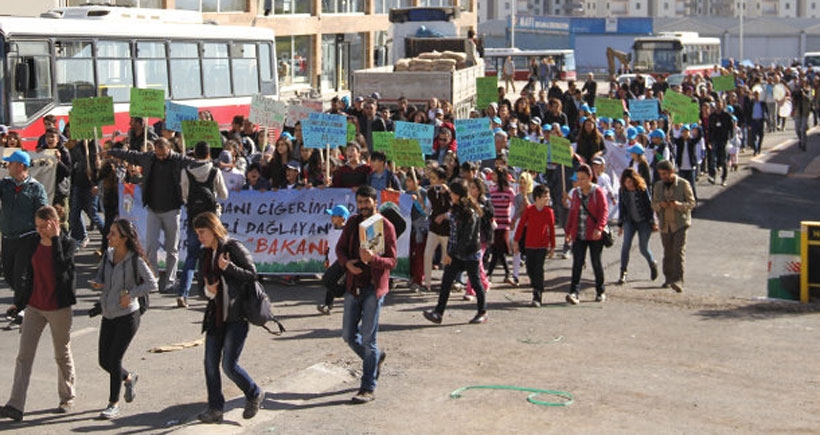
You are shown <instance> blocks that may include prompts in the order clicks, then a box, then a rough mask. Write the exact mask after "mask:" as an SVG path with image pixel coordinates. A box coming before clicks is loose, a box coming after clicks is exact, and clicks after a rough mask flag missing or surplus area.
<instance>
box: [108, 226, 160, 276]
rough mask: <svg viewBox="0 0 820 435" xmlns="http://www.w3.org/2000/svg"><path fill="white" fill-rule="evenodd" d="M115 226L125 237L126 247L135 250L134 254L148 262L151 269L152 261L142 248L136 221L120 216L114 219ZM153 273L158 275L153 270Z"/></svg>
mask: <svg viewBox="0 0 820 435" xmlns="http://www.w3.org/2000/svg"><path fill="white" fill-rule="evenodd" d="M113 226H115V227H117V231H119V233H120V234H122V236H123V237H125V248H126V249H128V250H129V251H131V252H133V253H134V255H136V256H138V257H139V258H142V261H144V262H145V264H148V265H149V269H150V264H151V263H149V262H148V258H147V257H146V256H145V250H144V249H142V244H141V243H140V236H139V234H137V227H136V226H135V225H134V223H133V222H131V221H129V220H128V219H125V218H118V219H117V220H115V221H114V225H113ZM151 273H152V274H154V276H156V272H155V271H153V270H152V271H151Z"/></svg>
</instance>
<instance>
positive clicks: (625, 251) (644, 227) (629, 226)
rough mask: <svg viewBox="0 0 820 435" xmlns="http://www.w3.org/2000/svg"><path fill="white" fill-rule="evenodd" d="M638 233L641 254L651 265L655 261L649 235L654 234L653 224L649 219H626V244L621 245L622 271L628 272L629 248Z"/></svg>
mask: <svg viewBox="0 0 820 435" xmlns="http://www.w3.org/2000/svg"><path fill="white" fill-rule="evenodd" d="M636 232H637V233H638V248H639V249H640V251H641V255H643V258H645V259H646V261H647V263H649V265H650V267H651V265H652V263H654V262H655V257H653V256H652V251H650V250H649V236H651V235H652V224H651V223H649V221H643V222H635V221H633V220H632V219H624V244H623V245H622V246H621V272H626V269H627V266H629V250H630V249H631V248H632V239H633V238H634V237H635V233H636Z"/></svg>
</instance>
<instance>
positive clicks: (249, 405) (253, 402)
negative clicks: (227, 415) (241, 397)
mask: <svg viewBox="0 0 820 435" xmlns="http://www.w3.org/2000/svg"><path fill="white" fill-rule="evenodd" d="M264 399H265V392H264V391H262V390H260V391H259V394H257V395H256V397H253V398H250V399H245V411H243V412H242V418H244V419H245V420H248V419H251V418H253V417H254V416H255V415H256V413H257V412H259V405H261V404H262V400H264Z"/></svg>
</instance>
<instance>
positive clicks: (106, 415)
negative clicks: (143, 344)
mask: <svg viewBox="0 0 820 435" xmlns="http://www.w3.org/2000/svg"><path fill="white" fill-rule="evenodd" d="M91 287H92V288H94V289H96V290H102V291H101V293H100V302H99V304H100V309H101V310H102V316H103V319H102V325H101V326H100V341H99V351H98V352H99V354H98V358H99V363H100V367H102V368H103V370H105V371H107V372H108V374H109V393H108V406H107V407H106V408H105V409H104V410H103V411H102V412H101V413H100V418H103V419H112V418H115V417H116V416H118V415H119V413H120V408H119V401H120V388H121V384H123V383H124V384H125V394H124V398H125V401H126V402H128V403H130V402H132V401H133V400H134V398H135V397H136V390H135V388H134V387H135V386H136V383H137V379H138V376H137V374H136V373H134V372H130V371H128V370H126V369H125V368H124V367H123V366H122V358H123V356H124V355H125V351H127V350H128V345H129V344H131V340H132V339H133V338H134V335H136V334H137V330H138V329H139V327H140V315H141V313H140V303H139V297H141V296H146V295H148V293H150V292H151V291H152V290H156V289H157V279H156V278H155V277H154V274H153V272H151V268H150V267H149V266H148V261H147V260H146V258H145V252H144V251H143V249H142V246H140V241H139V235H138V234H137V228H136V227H135V226H134V224H133V223H131V221H129V220H127V219H117V220H116V221H114V224H113V225H112V226H111V230H110V231H109V232H108V250H107V251H106V252H105V253H104V254H103V258H102V261H101V262H100V265H99V267H98V269H97V277H96V278H95V279H94V281H91Z"/></svg>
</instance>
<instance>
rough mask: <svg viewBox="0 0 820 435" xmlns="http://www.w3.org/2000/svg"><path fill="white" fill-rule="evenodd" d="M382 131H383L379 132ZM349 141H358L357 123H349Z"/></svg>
mask: <svg viewBox="0 0 820 435" xmlns="http://www.w3.org/2000/svg"><path fill="white" fill-rule="evenodd" d="M378 133H381V132H378ZM347 141H348V142H355V141H356V124H353V123H352V122H348V123H347Z"/></svg>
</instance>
